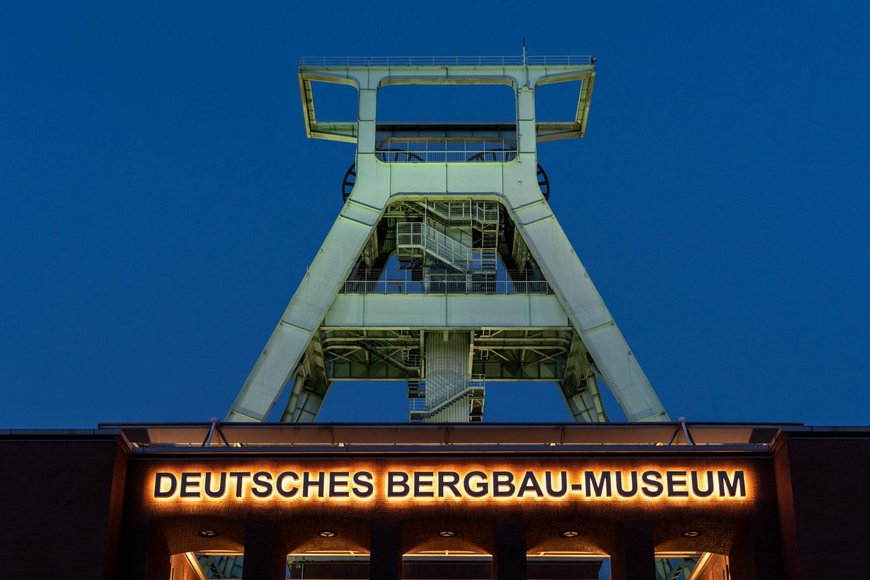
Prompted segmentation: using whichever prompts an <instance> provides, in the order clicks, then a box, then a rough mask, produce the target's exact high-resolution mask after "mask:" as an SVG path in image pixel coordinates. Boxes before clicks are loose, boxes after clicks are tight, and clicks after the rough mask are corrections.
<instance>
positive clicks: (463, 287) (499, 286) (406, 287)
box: [340, 280, 553, 294]
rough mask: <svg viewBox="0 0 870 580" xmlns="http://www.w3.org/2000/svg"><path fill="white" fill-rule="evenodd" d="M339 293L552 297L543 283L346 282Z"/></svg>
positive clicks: (508, 281) (528, 281) (525, 281)
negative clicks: (537, 295)
mask: <svg viewBox="0 0 870 580" xmlns="http://www.w3.org/2000/svg"><path fill="white" fill-rule="evenodd" d="M340 292H341V293H342V294H552V293H553V289H552V288H550V285H549V284H547V282H546V281H544V280H534V281H532V280H519V281H514V280H483V281H481V280H424V281H414V280H376V281H366V280H359V281H353V280H349V281H347V282H345V283H344V285H343V286H342V288H341V291H340Z"/></svg>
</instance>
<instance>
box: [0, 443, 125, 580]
mask: <svg viewBox="0 0 870 580" xmlns="http://www.w3.org/2000/svg"><path fill="white" fill-rule="evenodd" d="M125 466H126V456H125V454H124V453H123V451H122V450H121V448H120V446H119V445H118V443H117V441H116V440H115V439H114V438H111V437H110V438H97V437H93V438H90V439H88V440H83V439H79V440H76V439H63V438H59V439H37V440H33V439H31V440H23V439H22V440H15V439H14V438H6V439H3V440H0V473H2V477H0V514H3V518H2V520H3V525H2V526H0V554H2V562H3V577H4V578H20V579H29V578H34V579H37V578H38V579H48V578H61V577H62V578H83V579H84V578H88V579H91V578H92V579H109V578H114V577H115V570H114V566H115V554H116V553H117V545H118V530H119V524H120V518H121V509H122V505H123V503H122V500H123V493H124V477H125Z"/></svg>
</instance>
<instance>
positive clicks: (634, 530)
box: [610, 521, 656, 580]
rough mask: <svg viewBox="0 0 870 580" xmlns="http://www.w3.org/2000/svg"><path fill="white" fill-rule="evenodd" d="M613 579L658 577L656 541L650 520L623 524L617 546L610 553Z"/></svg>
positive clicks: (627, 579)
mask: <svg viewBox="0 0 870 580" xmlns="http://www.w3.org/2000/svg"><path fill="white" fill-rule="evenodd" d="M610 566H611V578H612V580H638V579H643V578H655V577H656V562H655V542H654V540H653V533H652V525H651V524H650V523H649V522H644V521H634V522H625V523H623V524H622V529H621V530H620V533H619V538H618V540H617V542H616V547H615V549H614V551H613V553H612V554H611V555H610Z"/></svg>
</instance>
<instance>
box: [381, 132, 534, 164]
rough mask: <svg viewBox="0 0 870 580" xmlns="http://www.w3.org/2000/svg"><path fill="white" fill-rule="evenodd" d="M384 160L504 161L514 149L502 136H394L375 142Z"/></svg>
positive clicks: (396, 161)
mask: <svg viewBox="0 0 870 580" xmlns="http://www.w3.org/2000/svg"><path fill="white" fill-rule="evenodd" d="M375 156H376V157H377V158H378V159H379V160H380V161H383V162H385V163H466V162H477V163H507V162H508V161H513V160H514V159H516V157H517V150H516V149H515V148H513V147H512V146H508V145H507V144H506V143H505V142H504V141H503V140H501V139H395V138H390V139H387V140H385V141H383V142H382V143H381V144H380V145H378V149H376V150H375Z"/></svg>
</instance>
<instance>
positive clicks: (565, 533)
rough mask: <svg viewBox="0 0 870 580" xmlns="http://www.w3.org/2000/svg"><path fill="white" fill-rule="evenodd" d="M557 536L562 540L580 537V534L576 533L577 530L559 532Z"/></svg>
mask: <svg viewBox="0 0 870 580" xmlns="http://www.w3.org/2000/svg"><path fill="white" fill-rule="evenodd" d="M559 535H560V536H562V537H563V538H576V537H577V536H579V535H580V532H578V531H577V530H562V531H561V532H559Z"/></svg>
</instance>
